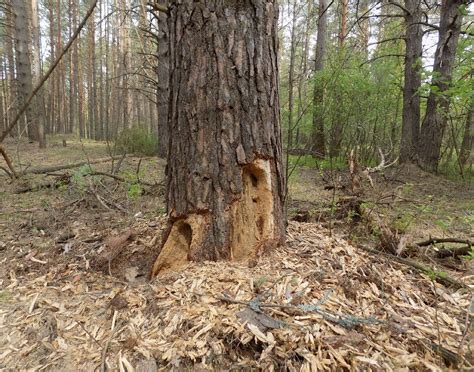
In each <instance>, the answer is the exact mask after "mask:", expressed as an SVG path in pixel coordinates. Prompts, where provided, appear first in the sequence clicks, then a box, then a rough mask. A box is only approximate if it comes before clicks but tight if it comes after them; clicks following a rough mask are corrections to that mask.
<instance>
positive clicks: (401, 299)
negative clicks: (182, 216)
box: [0, 140, 474, 371]
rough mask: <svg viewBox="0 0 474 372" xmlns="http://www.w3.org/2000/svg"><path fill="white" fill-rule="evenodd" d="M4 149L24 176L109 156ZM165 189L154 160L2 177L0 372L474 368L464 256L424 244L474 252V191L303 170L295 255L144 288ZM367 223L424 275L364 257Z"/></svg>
mask: <svg viewBox="0 0 474 372" xmlns="http://www.w3.org/2000/svg"><path fill="white" fill-rule="evenodd" d="M5 145H6V146H5V147H6V149H7V151H8V153H9V154H10V156H11V157H12V160H13V164H14V166H15V168H16V170H17V171H18V172H19V171H25V170H26V172H28V170H32V169H34V168H35V167H45V166H52V165H57V164H65V163H73V162H77V161H83V160H84V159H88V160H89V161H90V163H93V160H95V159H99V158H107V157H109V155H108V153H109V151H108V147H107V146H106V145H105V144H104V143H96V142H84V143H78V142H74V141H72V142H68V144H67V146H66V147H63V146H62V144H61V142H60V141H59V140H58V141H57V143H54V141H50V144H49V146H48V148H47V149H45V150H39V149H38V148H37V147H36V145H34V144H29V143H26V142H25V143H23V142H21V143H20V144H15V143H13V142H7V143H6V144H5ZM112 163H113V167H114V168H115V169H117V166H118V165H119V164H120V166H119V170H118V171H117V172H116V173H114V172H113V169H112ZM0 165H2V166H4V163H2V161H1V160H0ZM104 173H105V174H104ZM114 176H115V178H114ZM117 177H118V178H117ZM163 180H164V162H163V161H162V160H158V159H156V158H151V157H142V158H140V157H138V156H132V155H129V156H127V157H125V158H123V160H120V159H115V160H114V161H113V162H112V161H105V162H101V163H97V164H91V165H88V164H85V165H82V166H80V167H76V168H72V169H68V170H59V171H51V172H49V173H48V174H25V175H24V176H22V177H21V178H20V179H19V180H17V181H15V182H12V181H11V180H10V179H9V178H8V177H7V176H6V174H4V173H3V172H2V171H1V170H0V263H1V267H2V270H0V369H2V370H3V369H7V370H9V369H10V370H18V369H31V370H94V369H97V368H99V370H106V369H117V370H118V369H120V370H127V371H132V370H137V371H155V370H157V369H170V368H171V369H176V370H180V369H183V368H190V367H198V368H200V369H216V368H217V369H230V368H257V369H272V368H273V369H282V368H285V369H290V370H300V369H301V370H306V371H309V370H320V369H321V370H323V369H332V370H333V369H336V368H337V367H340V368H348V369H357V370H368V369H372V370H380V369H384V370H400V369H401V368H410V369H417V370H418V369H420V370H443V369H446V368H447V367H451V368H466V370H467V369H470V368H472V367H473V363H474V361H473V356H474V354H473V352H474V341H473V337H472V336H473V329H472V317H473V316H474V302H473V301H472V295H471V291H472V288H473V287H474V265H473V263H474V260H473V259H472V258H473V253H472V250H471V249H472V248H469V249H468V251H467V252H464V253H463V254H462V255H461V254H460V255H457V254H449V255H446V254H444V257H441V256H443V255H442V254H440V252H446V251H448V252H454V251H456V249H458V248H459V247H462V245H463V243H461V244H457V243H456V244H453V243H445V244H443V245H442V244H439V243H435V244H428V245H426V246H423V245H421V246H418V245H416V244H415V243H417V242H421V241H425V240H427V239H430V238H433V237H436V238H438V239H440V238H456V239H459V240H462V241H471V242H472V241H473V238H474V236H473V227H474V212H473V211H474V190H473V187H472V184H471V183H470V182H469V181H462V180H460V181H450V180H447V179H444V178H441V177H436V176H433V175H430V174H427V173H424V172H421V171H419V170H417V169H414V168H394V169H387V170H386V171H385V172H384V174H381V175H376V176H374V178H373V181H374V185H373V187H372V186H370V185H369V184H368V183H367V185H364V190H365V191H364V192H363V193H361V194H360V195H358V196H357V197H356V198H354V197H353V196H351V195H349V194H350V193H349V192H348V183H349V181H348V180H349V177H348V174H347V171H345V170H339V171H331V170H328V169H322V168H319V169H318V168H314V167H313V168H309V167H300V168H296V169H295V170H294V172H293V173H292V176H291V178H290V195H289V212H288V215H289V220H290V222H289V224H288V228H287V243H286V245H285V246H283V247H280V248H278V249H276V250H275V251H274V252H270V253H268V254H265V255H264V256H262V257H259V258H258V260H257V262H255V261H250V262H230V263H229V262H217V263H212V262H206V263H200V264H197V263H190V264H189V265H188V266H187V267H186V268H185V269H184V270H182V271H180V272H177V273H173V274H169V275H166V276H163V277H159V278H157V279H155V280H153V281H151V282H150V281H149V280H148V278H147V275H148V273H149V270H150V266H151V264H152V263H153V261H154V259H155V258H156V255H157V246H158V243H159V237H160V234H161V231H162V229H163V228H164V227H165V222H166V218H165V214H164V213H165V205H164V183H163ZM354 200H356V202H357V203H356V204H354V203H353V201H354ZM347 201H349V203H348V202H347ZM354 205H355V207H354ZM361 209H363V210H364V214H363V216H362V215H359V212H360V210H361ZM367 215H376V216H377V221H382V223H383V224H384V225H385V226H387V227H388V228H389V229H390V231H393V232H394V234H395V235H396V236H397V237H399V238H400V241H401V242H403V244H402V243H400V244H399V245H398V248H400V251H399V252H398V253H399V255H400V256H401V257H403V258H405V259H411V260H415V261H416V262H419V263H421V264H422V265H423V266H424V268H428V270H425V271H424V272H423V271H420V270H417V269H415V268H414V267H413V266H410V265H407V264H406V262H405V263H403V262H402V263H400V262H398V261H396V260H394V259H392V258H391V255H389V254H385V255H382V254H380V255H379V254H377V253H375V254H374V252H373V251H372V252H368V251H367V249H369V250H370V249H378V248H380V247H379V245H380V231H377V228H375V227H374V226H369V225H370V223H369V222H367V221H368V220H366V219H365V217H364V216H367ZM364 248H365V250H364ZM447 277H449V278H453V280H454V281H455V282H456V283H457V284H456V283H455V284H453V283H451V284H449V283H448V285H446V282H445V281H443V280H442V279H444V278H447ZM443 283H444V284H443Z"/></svg>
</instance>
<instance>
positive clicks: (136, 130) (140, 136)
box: [115, 126, 157, 156]
mask: <svg viewBox="0 0 474 372" xmlns="http://www.w3.org/2000/svg"><path fill="white" fill-rule="evenodd" d="M115 144H116V147H117V150H118V151H119V152H121V153H123V152H127V153H130V154H137V155H138V154H139V155H145V156H152V155H155V154H156V150H157V141H156V139H155V138H154V137H153V135H152V134H151V133H148V131H147V130H146V129H145V128H140V127H138V126H135V127H132V128H127V129H124V130H123V131H122V132H120V133H119V134H118V136H117V139H116V140H115Z"/></svg>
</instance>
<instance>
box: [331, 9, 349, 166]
mask: <svg viewBox="0 0 474 372" xmlns="http://www.w3.org/2000/svg"><path fill="white" fill-rule="evenodd" d="M339 3H340V4H339V5H340V7H341V8H340V22H339V34H338V54H339V59H340V63H341V68H344V63H345V56H344V53H345V40H346V36H347V15H348V12H349V8H348V7H349V0H340V1H339ZM336 99H337V101H338V102H341V103H342V101H343V99H344V98H343V96H342V92H341V91H336ZM342 111H343V110H342V107H340V106H337V107H336V110H335V113H334V118H333V122H332V124H331V131H330V136H329V156H330V157H331V158H337V157H338V156H339V155H340V152H341V146H342V139H343V132H344V118H343V112H342Z"/></svg>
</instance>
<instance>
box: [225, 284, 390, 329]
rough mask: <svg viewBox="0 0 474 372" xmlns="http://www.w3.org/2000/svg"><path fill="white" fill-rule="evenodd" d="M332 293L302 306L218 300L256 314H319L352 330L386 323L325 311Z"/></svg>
mask: <svg viewBox="0 0 474 372" xmlns="http://www.w3.org/2000/svg"><path fill="white" fill-rule="evenodd" d="M330 295H331V292H328V293H326V294H325V295H324V296H323V297H322V298H321V299H320V300H319V301H318V302H316V303H315V304H301V305H291V304H272V303H261V302H260V301H259V299H258V297H257V298H256V299H253V300H251V301H239V300H234V299H233V298H230V297H229V296H227V295H223V296H218V297H216V298H217V299H218V300H221V301H224V302H228V303H231V304H239V305H247V306H248V307H249V308H251V309H252V310H254V311H256V312H261V308H264V307H266V308H280V309H290V310H295V311H300V312H303V313H307V312H310V313H317V314H319V315H321V316H322V317H323V318H324V319H326V320H328V321H330V322H332V323H335V324H339V325H341V326H342V327H344V328H347V329H352V328H354V327H355V326H357V325H360V324H379V323H384V321H382V320H379V319H376V318H373V317H369V318H361V317H357V316H353V315H346V314H333V313H331V312H329V311H326V310H323V309H321V308H320V306H321V305H323V304H324V303H325V302H326V301H327V300H328V299H329V297H330Z"/></svg>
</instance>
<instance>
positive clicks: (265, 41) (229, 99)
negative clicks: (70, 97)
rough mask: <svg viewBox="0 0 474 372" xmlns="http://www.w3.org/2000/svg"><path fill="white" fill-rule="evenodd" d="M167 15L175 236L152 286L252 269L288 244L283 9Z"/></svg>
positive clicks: (271, 4)
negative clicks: (217, 265) (217, 267)
mask: <svg viewBox="0 0 474 372" xmlns="http://www.w3.org/2000/svg"><path fill="white" fill-rule="evenodd" d="M169 8H170V16H169V30H170V40H169V47H170V66H171V70H170V72H171V79H170V106H169V110H170V112H169V129H170V151H169V155H168V169H167V207H168V214H169V222H170V228H169V229H168V231H167V233H166V234H165V236H164V245H163V248H162V250H161V253H160V255H159V256H158V258H157V260H156V262H155V264H154V267H153V270H152V276H154V275H157V274H158V273H160V272H163V271H168V270H173V269H175V268H177V267H180V266H181V265H183V264H184V263H186V262H187V261H189V260H197V261H200V260H218V259H236V260H239V259H245V258H248V257H252V256H254V255H256V254H257V253H258V252H259V251H260V250H261V249H264V248H269V247H271V246H273V245H276V244H278V243H280V242H282V241H283V240H284V223H283V217H282V209H283V193H284V187H285V185H284V175H283V172H282V166H281V156H282V155H281V133H280V132H281V131H280V122H279V99H278V67H277V48H278V46H277V20H278V6H277V4H276V2H275V1H274V0H252V1H249V0H242V1H238V2H236V1H216V0H208V1H206V2H194V1H192V0H177V1H175V2H173V3H172V4H170V7H169ZM196 46H199V47H196Z"/></svg>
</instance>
